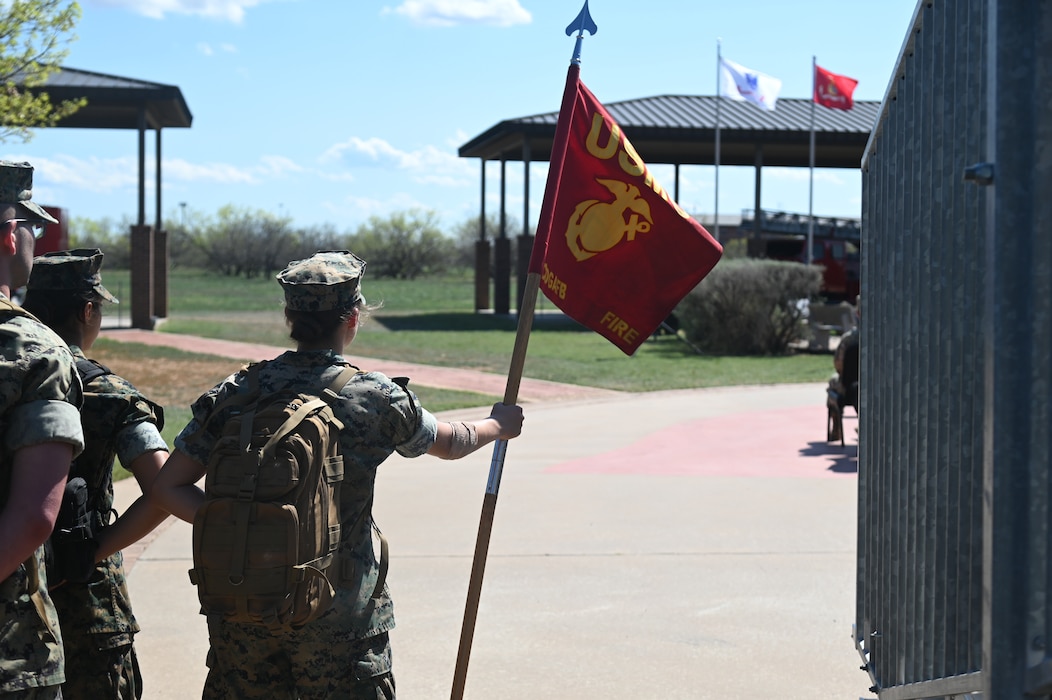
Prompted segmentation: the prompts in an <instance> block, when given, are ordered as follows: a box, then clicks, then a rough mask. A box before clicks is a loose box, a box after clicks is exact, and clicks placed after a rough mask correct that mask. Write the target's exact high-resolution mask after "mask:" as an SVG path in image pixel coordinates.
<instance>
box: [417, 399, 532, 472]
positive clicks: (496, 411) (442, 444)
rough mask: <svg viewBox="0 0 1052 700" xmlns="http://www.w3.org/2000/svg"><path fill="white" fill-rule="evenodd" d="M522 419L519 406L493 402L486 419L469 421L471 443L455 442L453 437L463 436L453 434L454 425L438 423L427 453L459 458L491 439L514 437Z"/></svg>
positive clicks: (441, 457) (518, 430)
mask: <svg viewBox="0 0 1052 700" xmlns="http://www.w3.org/2000/svg"><path fill="white" fill-rule="evenodd" d="M522 421H523V416H522V408H520V407H519V406H508V405H505V404H503V403H495V404H493V410H492V411H490V414H489V417H488V418H485V419H483V420H480V421H475V422H474V423H471V424H469V425H470V426H472V427H473V428H474V431H475V436H476V437H475V439H474V440H473V441H472V444H471V445H463V444H462V445H457V444H456V443H457V440H458V439H459V440H463V439H464V438H463V436H462V435H461V436H460V437H459V438H457V437H456V432H457V429H456V428H455V427H454V424H453V423H445V422H439V424H438V436H437V437H436V438H435V444H433V445H432V446H431V449H429V450H428V451H427V453H428V454H429V455H434V456H435V457H439V458H440V459H457V458H459V457H463V456H465V455H467V454H471V453H472V452H475V451H476V450H478V449H479V448H481V447H484V446H486V445H488V444H489V443H491V442H493V441H494V440H511V439H512V438H514V437H518V435H519V433H521V432H522Z"/></svg>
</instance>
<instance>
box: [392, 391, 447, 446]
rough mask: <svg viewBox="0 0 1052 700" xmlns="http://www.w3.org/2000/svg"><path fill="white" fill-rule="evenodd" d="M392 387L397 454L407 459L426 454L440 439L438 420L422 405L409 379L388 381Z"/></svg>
mask: <svg viewBox="0 0 1052 700" xmlns="http://www.w3.org/2000/svg"><path fill="white" fill-rule="evenodd" d="M388 381H389V382H390V384H391V389H390V391H391V393H390V397H389V411H390V414H389V418H390V420H391V421H392V423H393V425H394V426H395V429H394V439H395V450H396V451H397V452H398V454H400V455H402V456H403V457H419V456H420V455H422V454H425V453H426V452H427V451H428V449H430V448H431V445H433V444H435V439H436V437H437V436H438V420H437V419H436V418H435V417H434V416H433V415H432V414H431V412H430V411H427V410H425V409H424V407H423V406H421V405H420V399H418V398H417V397H416V394H415V393H413V391H412V390H411V389H410V388H409V380H408V379H401V378H399V379H392V380H388Z"/></svg>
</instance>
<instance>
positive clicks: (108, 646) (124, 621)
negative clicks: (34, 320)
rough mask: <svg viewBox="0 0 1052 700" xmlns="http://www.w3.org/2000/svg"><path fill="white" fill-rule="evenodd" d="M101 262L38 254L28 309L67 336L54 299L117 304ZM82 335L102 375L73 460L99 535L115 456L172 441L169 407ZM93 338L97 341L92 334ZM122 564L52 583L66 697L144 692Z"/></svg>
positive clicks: (84, 253) (108, 507)
mask: <svg viewBox="0 0 1052 700" xmlns="http://www.w3.org/2000/svg"><path fill="white" fill-rule="evenodd" d="M102 260H103V254H102V252H101V251H99V250H98V249H78V250H72V251H61V252H58V253H49V254H47V255H45V256H42V257H40V258H37V259H36V261H35V263H34V266H33V274H32V276H31V277H30V280H29V287H28V292H27V295H26V302H25V303H26V307H27V308H30V309H33V308H36V307H37V305H38V304H39V305H40V306H41V309H42V317H43V318H45V319H47V320H48V322H49V323H50V324H52V325H55V326H56V329H57V330H59V331H60V332H61V333H63V334H64V335H65V336H68V335H69V333H70V330H69V326H68V322H69V319H67V318H62V317H61V315H62V314H61V313H60V312H59V311H57V310H56V309H55V307H54V306H51V305H50V304H49V302H52V301H56V300H57V302H60V303H61V302H64V303H65V305H66V306H65V307H64V308H67V309H68V308H78V307H81V306H82V305H83V304H86V303H87V301H86V299H88V298H90V299H93V300H95V303H96V304H99V305H101V303H102V302H103V301H105V302H108V303H117V299H116V298H114V296H113V295H112V294H110V293H109V291H108V290H107V289H106V288H105V287H104V286H103V285H102V280H101V275H100V272H99V269H100V267H101V265H102ZM60 308H62V307H60ZM43 311H46V312H47V313H43ZM66 315H68V316H74V315H75V314H66ZM80 338H83V335H82V334H78V337H77V338H74V337H66V340H67V341H69V342H70V345H69V347H70V350H71V351H72V353H73V355H74V357H75V358H76V360H77V364H78V366H81V367H84V370H82V376H84V375H83V372H85V371H92V374H94V375H96V376H93V377H90V378H88V379H87V380H86V381H85V383H84V406H83V409H82V411H81V424H82V426H83V430H84V452H83V453H82V454H81V455H80V456H79V457H77V459H76V460H75V461H74V462H73V465H72V467H71V468H70V478H73V477H78V476H79V477H82V478H83V479H84V480H85V481H86V482H87V484H88V503H89V508H90V510H91V512H92V516H91V517H92V519H93V529H92V531H93V532H95V533H99V532H101V531H102V529H103V528H105V527H107V526H109V525H110V524H111V523H110V520H111V514H112V511H113V466H114V459H115V458H119V459H120V461H121V464H123V465H124V466H125V467H127V468H129V469H130V468H131V467H130V465H132V464H133V463H134V462H135V461H136V460H137V459H138V458H139V457H140V456H141V455H144V454H147V453H152V452H158V451H160V452H163V453H167V451H168V446H167V445H166V444H165V442H164V440H163V439H162V438H161V434H160V429H161V428H162V427H163V425H164V413H163V409H161V407H160V406H158V405H156V404H155V403H153V402H152V401H149V400H148V399H147V398H146V397H145V396H143V395H142V394H141V393H140V392H139V391H138V390H137V389H136V388H135V387H134V386H133V385H132V384H131V383H130V382H129V381H127V380H126V379H124V378H122V377H120V376H118V375H115V374H113V373H111V372H110V371H109V370H108V369H106V368H105V367H103V366H102V365H99V364H98V363H95V362H93V361H92V360H89V359H88V358H87V357H86V356H85V354H84V352H83V351H82V350H81V348H80V347H79V346H78V345H76V344H73V343H74V342H75V341H76V340H78V339H80ZM87 341H88V342H94V338H88V339H87ZM94 368H98V370H99V371H94ZM123 562H124V559H123V555H122V554H121V552H119V551H118V552H114V553H113V554H111V555H110V556H109V557H107V558H106V559H104V560H103V561H101V562H99V563H98V564H96V566H95V570H94V572H92V574H91V576H90V579H88V580H87V581H86V582H84V583H80V582H72V581H65V582H61V583H59V582H58V581H53V584H57V587H54V588H52V591H51V596H52V598H53V599H54V602H55V607H56V608H57V610H58V615H59V621H60V623H61V625H62V629H63V639H64V642H63V644H64V647H65V656H66V682H65V683H64V684H63V687H62V694H63V698H64V700H81V699H83V700H105V699H107V698H113V699H115V700H132V699H134V698H139V697H141V696H142V677H141V674H140V672H139V663H138V659H137V658H136V655H135V648H134V646H133V645H132V642H133V638H134V636H135V634H136V633H137V632H138V631H139V624H138V623H137V622H136V620H135V615H134V614H133V613H132V608H131V600H130V597H129V594H128V583H127V580H126V578H125V573H124V563H123Z"/></svg>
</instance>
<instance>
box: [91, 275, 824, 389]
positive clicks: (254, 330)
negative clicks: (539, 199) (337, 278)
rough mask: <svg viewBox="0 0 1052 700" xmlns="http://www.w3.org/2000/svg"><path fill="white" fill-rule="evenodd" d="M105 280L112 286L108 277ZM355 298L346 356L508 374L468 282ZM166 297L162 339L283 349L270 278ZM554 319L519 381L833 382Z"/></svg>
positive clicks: (401, 286) (503, 346) (798, 366)
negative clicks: (632, 350)
mask: <svg viewBox="0 0 1052 700" xmlns="http://www.w3.org/2000/svg"><path fill="white" fill-rule="evenodd" d="M117 274H119V273H117ZM116 276H117V275H114V276H113V277H114V278H116ZM105 281H106V283H107V284H108V285H109V284H112V279H111V276H110V274H109V273H107V276H106V278H105ZM363 291H364V293H365V295H366V297H367V299H368V300H369V302H370V303H381V302H382V307H381V308H380V309H379V310H377V311H375V312H374V313H373V315H372V316H371V317H370V318H369V319H367V320H366V322H365V323H364V324H363V325H362V327H361V330H360V332H359V333H358V337H357V339H356V340H355V341H354V343H353V344H352V345H351V347H350V348H349V350H348V353H349V354H350V355H352V356H355V355H356V356H361V357H374V358H380V359H387V360H397V361H403V362H414V363H423V364H433V365H439V366H454V367H464V368H469V369H479V370H484V371H488V372H496V373H500V374H504V373H506V372H507V371H508V367H509V364H510V360H511V353H512V348H513V346H514V341H515V334H516V319H515V318H511V317H506V316H498V315H494V314H492V313H475V312H474V311H473V298H474V297H473V295H474V288H473V281H472V280H471V279H470V277H469V276H468V275H467V274H464V273H459V274H457V275H452V276H448V277H443V278H439V279H422V280H411V281H410V280H387V279H369V278H368V277H367V278H366V280H365V282H364V284H363ZM169 297H170V306H169V316H168V319H167V320H166V322H165V323H164V324H163V325H162V327H161V330H162V331H164V332H168V333H186V334H193V335H202V336H206V337H213V338H223V339H228V340H239V341H245V342H254V343H264V344H269V345H275V346H279V347H290V341H289V339H288V334H287V329H286V327H285V324H284V320H283V318H282V314H281V290H280V288H279V286H278V284H277V283H276V282H275V281H274V279H273V276H272V275H268V276H267V277H265V278H259V279H251V280H246V279H243V278H229V277H223V276H220V275H215V274H211V273H205V272H203V271H198V270H173V271H172V272H171V274H170V277H169ZM553 311H556V310H555V309H554V307H553V306H552V304H551V303H550V302H549V301H547V300H546V299H544V298H543V297H542V298H540V299H539V300H538V311H537V315H536V318H535V320H534V324H533V328H532V330H531V333H530V336H529V348H528V352H527V354H526V363H525V367H524V370H523V373H524V375H525V376H527V377H530V378H534V379H546V380H549V381H556V382H565V383H570V384H581V385H586V386H595V387H601V388H607V389H616V390H622V391H655V390H662V389H684V388H699V387H713V386H733V385H742V384H773V383H799V382H821V381H825V379H827V378H828V377H829V375H830V374H831V373H832V359H831V357H830V356H829V355H825V354H809V353H796V354H791V355H786V356H781V357H718V356H700V355H698V354H696V353H695V352H694V351H693V349H692V348H691V347H689V346H688V344H687V343H685V342H683V341H682V340H681V339H679V338H677V337H674V336H663V337H660V338H656V339H652V340H649V341H647V342H646V343H644V344H643V346H642V347H641V348H640V349H639V350H638V351H637V352H636V354H635V355H634V356H632V357H627V356H625V355H624V354H623V353H622V352H621V351H620V350H618V349H617V348H616V347H614V346H613V345H612V344H611V343H610V342H609V341H607V340H606V339H604V338H602V337H600V336H599V335H597V334H596V333H593V332H591V331H588V330H586V329H584V328H582V327H581V326H580V325H578V324H577V323H575V322H573V321H571V320H568V319H566V318H565V317H564V316H563V315H562V314H558V313H551V312H553Z"/></svg>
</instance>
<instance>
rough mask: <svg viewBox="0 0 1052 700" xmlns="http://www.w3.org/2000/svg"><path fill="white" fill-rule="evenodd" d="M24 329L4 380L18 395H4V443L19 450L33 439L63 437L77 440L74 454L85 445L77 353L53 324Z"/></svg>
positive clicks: (34, 442) (37, 441) (35, 442)
mask: <svg viewBox="0 0 1052 700" xmlns="http://www.w3.org/2000/svg"><path fill="white" fill-rule="evenodd" d="M25 323H27V324H28V323H29V322H28V321H27V322H25ZM34 325H38V324H35V322H34ZM22 330H24V332H23V334H21V335H20V336H19V339H20V340H21V341H22V345H21V346H20V347H18V348H17V349H15V352H16V354H17V359H16V361H15V363H14V367H13V368H12V371H11V372H5V373H4V383H3V384H2V385H0V386H2V390H3V391H5V392H7V391H10V392H13V393H12V394H9V396H12V397H17V398H13V400H10V401H4V403H5V405H7V406H9V409H8V411H7V412H6V414H5V415H4V422H5V427H4V437H3V439H4V447H5V449H7V450H8V451H10V452H14V451H16V450H19V449H21V448H23V447H28V446H30V445H39V444H42V443H46V442H63V443H67V444H69V445H72V446H73V454H74V455H78V454H80V452H81V451H82V450H83V449H84V433H83V429H82V428H81V424H80V405H81V403H82V401H83V396H82V390H81V385H80V379H79V377H77V375H76V372H75V371H74V369H73V355H72V353H70V351H69V348H68V347H66V344H65V343H63V342H62V341H61V340H60V339H59V338H58V336H54V335H53V334H51V332H50V330H49V329H46V328H43V329H37V328H33V327H28V326H27V327H25V328H24V329H22ZM9 382H13V383H17V384H15V385H9V384H8V383H9ZM4 398H5V399H6V398H7V397H4Z"/></svg>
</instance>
